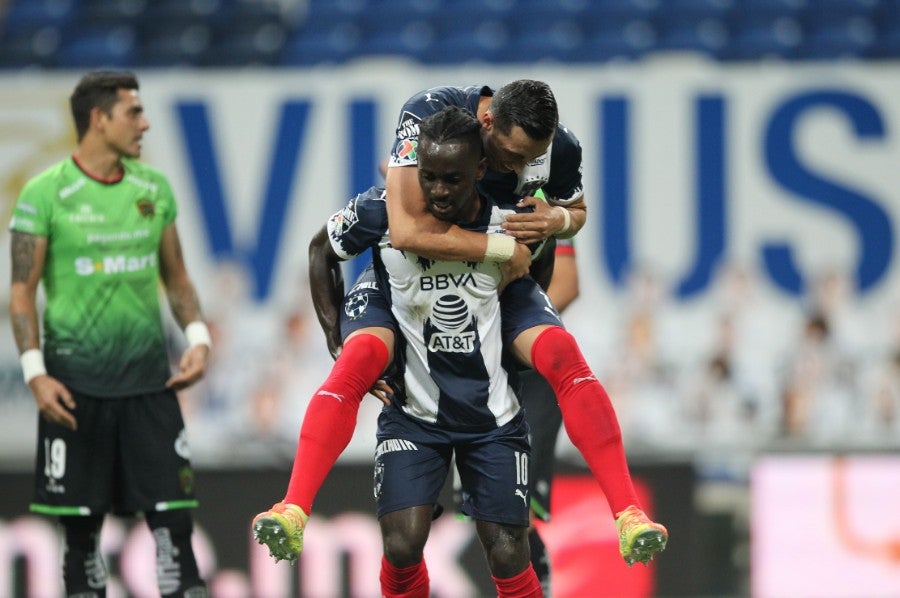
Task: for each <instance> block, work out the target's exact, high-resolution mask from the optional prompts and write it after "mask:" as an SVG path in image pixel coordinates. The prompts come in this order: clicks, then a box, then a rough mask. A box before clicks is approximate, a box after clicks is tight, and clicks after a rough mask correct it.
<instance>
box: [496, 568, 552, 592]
mask: <svg viewBox="0 0 900 598" xmlns="http://www.w3.org/2000/svg"><path fill="white" fill-rule="evenodd" d="M491 577H492V579H493V580H494V584H495V585H496V586H497V598H542V597H543V595H544V592H543V590H541V582H540V581H538V577H537V573H535V572H534V567H532V566H531V563H528V568H527V569H525V570H524V571H522V572H521V573H519V574H518V575H514V576H512V577H507V578H504V579H500V578H499V577H493V576H491Z"/></svg>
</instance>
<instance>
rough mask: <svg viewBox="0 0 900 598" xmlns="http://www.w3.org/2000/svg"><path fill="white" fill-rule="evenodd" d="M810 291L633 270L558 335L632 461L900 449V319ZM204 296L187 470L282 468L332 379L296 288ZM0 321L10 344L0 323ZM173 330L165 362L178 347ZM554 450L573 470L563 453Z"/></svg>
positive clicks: (222, 281)
mask: <svg viewBox="0 0 900 598" xmlns="http://www.w3.org/2000/svg"><path fill="white" fill-rule="evenodd" d="M579 267H580V268H581V269H582V280H588V279H589V278H590V277H589V276H587V273H586V272H585V271H584V268H585V264H584V263H580V264H579ZM810 286H811V290H810V292H809V296H808V297H807V298H805V299H803V300H798V299H796V298H789V297H786V296H785V295H780V294H778V293H777V291H775V290H773V289H771V288H770V287H768V286H767V285H765V284H763V283H762V282H761V281H760V280H759V279H758V278H757V277H756V276H755V275H754V273H753V272H751V271H749V270H746V269H742V268H739V267H735V266H729V267H726V268H724V269H723V270H722V272H721V273H720V274H719V276H718V279H717V280H716V281H715V282H714V284H713V285H712V287H711V289H712V290H711V291H710V292H709V293H706V295H705V296H703V297H702V298H700V299H697V300H694V301H689V302H683V301H677V300H675V299H674V298H672V297H671V295H670V294H669V293H668V291H667V290H666V288H665V286H664V284H663V283H662V281H661V280H660V277H658V276H655V275H654V274H653V273H652V272H649V271H643V272H640V273H638V274H636V275H635V276H633V278H632V280H631V281H630V282H629V284H628V285H627V288H625V289H624V290H622V291H620V292H617V293H611V294H609V297H611V298H610V299H607V300H603V299H602V298H601V299H598V298H594V297H592V296H591V295H592V291H591V290H590V289H589V288H583V292H582V295H581V298H579V299H578V300H577V301H576V302H575V303H574V304H573V305H572V307H571V308H570V310H569V311H567V313H566V316H565V321H566V324H567V326H568V327H569V328H570V329H571V330H572V332H573V334H575V336H576V338H577V339H578V340H579V343H580V344H581V346H582V348H583V350H584V352H585V355H586V356H587V357H588V359H589V361H590V364H591V366H592V367H593V369H594V371H595V372H596V373H597V374H598V375H599V376H600V379H601V381H602V382H603V383H604V385H605V386H606V387H607V390H608V391H609V393H610V395H611V397H612V399H613V402H614V405H615V407H616V409H617V413H618V416H619V421H620V424H621V427H622V432H623V435H624V438H625V443H626V447H627V448H628V451H629V454H630V455H631V456H635V457H637V458H643V457H646V458H651V459H652V458H659V457H665V458H671V457H673V456H675V457H677V458H685V459H694V460H700V461H703V460H711V461H716V459H732V460H736V462H737V463H749V462H750V460H752V458H753V456H754V455H756V454H758V453H760V452H761V451H766V450H809V449H813V450H822V449H827V450H841V449H848V450H869V449H872V450H881V449H890V448H893V449H896V448H898V447H900V309H897V305H896V303H892V302H891V301H889V300H881V301H879V302H878V303H877V304H875V303H870V302H867V300H865V299H860V298H858V296H857V295H856V294H855V291H854V289H853V287H852V281H849V280H847V279H846V278H844V277H842V276H840V275H837V274H828V275H824V276H822V277H821V279H820V280H818V281H815V282H814V283H813V284H811V285H810ZM201 296H202V298H203V302H204V309H205V311H206V314H207V317H208V320H209V322H210V328H211V331H212V334H213V337H214V339H213V340H214V343H215V351H214V358H213V362H212V365H211V368H210V370H209V373H208V375H207V377H206V379H205V380H204V381H203V382H201V383H200V384H198V385H197V386H195V387H194V388H192V389H190V390H189V391H187V392H185V393H184V394H183V395H182V397H181V398H182V401H183V406H184V411H185V416H186V418H187V420H188V432H189V436H190V438H191V443H192V449H193V452H194V457H193V458H194V460H195V461H196V462H197V463H198V464H201V465H241V464H253V465H257V466H258V465H272V466H281V465H284V464H285V463H290V461H291V459H292V458H293V455H294V448H295V445H296V441H297V434H298V433H299V428H300V422H301V420H302V415H303V412H304V410H305V408H306V404H307V402H308V401H309V399H310V397H311V396H312V394H313V392H314V391H315V390H316V389H317V388H318V385H319V384H320V383H321V381H322V380H323V379H324V377H325V376H326V374H327V372H328V371H329V369H330V367H331V358H330V356H329V355H328V352H327V349H326V345H325V339H324V336H323V335H322V333H321V331H320V329H319V326H318V323H317V322H316V318H315V313H314V311H313V308H312V305H311V302H310V300H309V290H308V288H307V287H306V284H305V280H303V281H299V282H298V283H297V285H296V291H295V293H294V297H295V299H294V300H293V301H290V302H286V303H287V304H286V305H275V304H272V303H271V302H270V303H265V304H261V303H258V302H256V301H255V300H254V299H253V297H252V294H251V293H250V292H249V282H248V279H247V276H246V273H245V272H244V271H243V270H242V268H241V267H240V266H238V265H236V264H230V263H225V264H222V265H221V266H219V268H218V270H217V274H216V277H215V283H214V284H213V285H212V288H206V289H201ZM892 299H896V298H892ZM598 305H601V306H602V308H601V309H598V308H597V306H598ZM0 318H2V319H0V330H2V332H0V334H5V335H7V338H9V339H11V338H12V336H11V332H10V331H9V322H8V320H7V319H6V318H7V316H6V310H3V311H2V316H0ZM170 323H171V322H170ZM171 327H172V334H171V339H172V341H171V342H172V343H173V346H172V349H173V351H172V354H173V355H177V354H179V352H180V349H181V346H182V345H181V343H183V342H184V341H183V339H182V336H181V333H180V331H178V330H177V328H175V325H174V323H171ZM2 346H3V347H4V348H5V349H4V351H3V354H2V355H0V364H2V365H0V386H2V387H3V392H2V394H0V418H2V419H3V421H4V422H5V423H4V427H5V428H7V427H8V428H9V431H8V433H5V434H3V435H0V436H3V437H4V438H5V440H4V441H0V444H2V445H3V446H2V447H0V448H2V449H3V454H4V455H6V459H7V460H9V459H10V458H15V457H18V458H20V459H22V460H23V461H25V462H30V459H31V455H32V454H33V446H31V443H32V442H33V441H32V440H31V438H33V436H32V434H33V430H34V409H35V408H34V405H33V402H32V400H31V398H30V395H29V394H27V389H26V387H25V386H24V384H22V382H21V375H20V371H19V368H18V362H17V359H16V355H15V351H14V346H13V343H12V342H11V340H10V342H9V343H3V344H2ZM380 407H381V405H380V403H379V402H378V401H377V400H376V399H374V398H372V397H369V398H367V399H366V400H365V401H364V402H363V407H362V409H361V411H360V415H359V425H358V428H357V432H356V434H355V436H354V439H353V441H352V442H351V445H350V447H349V448H348V451H347V452H346V454H345V455H344V457H342V459H347V460H356V461H367V460H369V459H371V455H372V452H373V450H374V442H375V441H374V429H375V418H376V417H377V414H378V412H379V410H380ZM16 422H20V423H16ZM559 450H560V452H561V453H562V454H563V456H564V457H566V456H569V457H572V458H576V457H575V455H576V452H575V451H574V449H573V448H572V447H571V446H570V445H568V443H567V440H566V439H565V438H562V439H561V440H560V446H559Z"/></svg>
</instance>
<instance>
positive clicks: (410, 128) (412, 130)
mask: <svg viewBox="0 0 900 598" xmlns="http://www.w3.org/2000/svg"><path fill="white" fill-rule="evenodd" d="M420 122H422V119H421V118H420V117H419V116H418V115H415V114H413V113H412V112H407V111H405V110H404V111H403V114H401V115H400V124H399V125H397V139H409V138H410V137H418V136H419V123H420Z"/></svg>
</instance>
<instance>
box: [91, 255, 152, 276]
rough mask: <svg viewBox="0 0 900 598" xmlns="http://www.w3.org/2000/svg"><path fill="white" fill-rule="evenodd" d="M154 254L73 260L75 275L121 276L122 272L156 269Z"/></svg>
mask: <svg viewBox="0 0 900 598" xmlns="http://www.w3.org/2000/svg"><path fill="white" fill-rule="evenodd" d="M156 263H157V261H156V253H152V252H151V253H148V254H147V255H140V256H131V257H129V256H125V255H111V256H106V257H103V258H91V257H77V258H75V273H76V274H79V275H81V276H90V275H91V274H95V273H99V274H121V273H124V272H140V271H142V270H147V269H150V268H156Z"/></svg>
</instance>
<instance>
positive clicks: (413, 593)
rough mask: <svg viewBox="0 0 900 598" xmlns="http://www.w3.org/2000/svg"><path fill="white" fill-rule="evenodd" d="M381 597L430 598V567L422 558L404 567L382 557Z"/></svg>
mask: <svg viewBox="0 0 900 598" xmlns="http://www.w3.org/2000/svg"><path fill="white" fill-rule="evenodd" d="M380 579H381V598H428V594H429V592H430V591H431V588H430V586H429V583H428V568H427V567H426V566H425V561H424V560H421V561H419V562H418V563H416V564H415V565H412V566H411V567H404V568H402V569H400V568H398V567H395V566H393V565H392V564H390V563H389V562H388V560H387V559H386V558H384V556H382V557H381V578H380Z"/></svg>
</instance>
